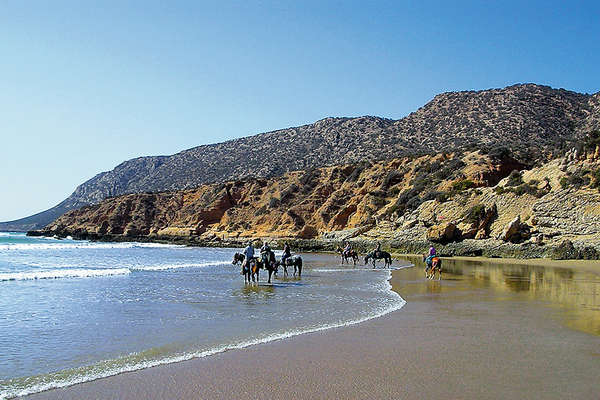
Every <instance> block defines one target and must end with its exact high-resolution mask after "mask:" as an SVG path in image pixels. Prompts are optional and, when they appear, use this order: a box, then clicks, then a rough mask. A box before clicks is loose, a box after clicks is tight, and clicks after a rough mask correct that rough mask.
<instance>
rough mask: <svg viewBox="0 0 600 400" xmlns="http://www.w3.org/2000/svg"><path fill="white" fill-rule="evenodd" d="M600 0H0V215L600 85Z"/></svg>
mask: <svg viewBox="0 0 600 400" xmlns="http://www.w3.org/2000/svg"><path fill="white" fill-rule="evenodd" d="M599 22H600V2H598V1H579V2H578V1H570V2H566V1H400V0H397V1H365V0H363V1H326V0H322V1H310V0H303V1H239V2H231V1H210V2H204V1H175V0H174V1H152V0H144V1H126V0H119V1H109V0H107V1H102V2H86V1H78V0H77V1H60V0H53V1H50V0H47V1H34V0H29V1H21V0H14V1H13V0H3V1H2V2H0V57H1V60H2V61H1V62H0V155H1V157H2V158H1V164H0V165H1V168H0V221H8V220H12V219H17V218H21V217H25V216H28V215H31V214H33V213H36V212H39V211H43V210H45V209H48V208H50V207H52V206H54V205H56V204H58V203H59V202H60V201H62V200H63V199H65V198H66V197H67V196H69V195H70V194H71V193H72V192H73V190H74V189H75V188H76V187H77V186H78V185H79V184H81V183H83V182H84V181H86V180H88V179H90V178H92V177H93V176H94V175H96V174H98V173H100V172H102V171H107V170H111V169H113V168H114V167H115V166H116V165H118V164H119V163H121V162H123V161H125V160H127V159H130V158H134V157H139V156H146V155H161V154H173V153H177V152H179V151H181V150H184V149H187V148H191V147H194V146H198V145H201V144H209V143H216V142H221V141H224V140H228V139H233V138H237V137H242V136H249V135H253V134H256V133H260V132H265V131H271V130H275V129H280V128H287V127H290V126H298V125H302V124H306V123H311V122H314V121H316V120H319V119H322V118H325V117H329V116H361V115H377V116H381V117H387V118H393V119H399V118H402V117H404V116H406V115H407V114H409V113H410V112H412V111H415V110H416V109H417V108H419V107H420V106H422V105H424V104H425V103H426V102H428V101H429V100H431V99H432V98H433V97H434V96H435V95H436V94H439V93H441V92H445V91H456V90H481V89H489V88H500V87H505V86H508V85H512V84H515V83H525V82H533V83H538V84H544V85H549V86H552V87H555V88H565V89H568V90H573V91H577V92H582V93H595V92H598V91H600V80H599V79H598V77H599V76H600V75H599V74H598V71H599V70H600V23H599Z"/></svg>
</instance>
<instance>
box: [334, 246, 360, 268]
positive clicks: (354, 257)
mask: <svg viewBox="0 0 600 400" xmlns="http://www.w3.org/2000/svg"><path fill="white" fill-rule="evenodd" d="M336 251H337V252H338V253H340V257H341V258H342V264H344V263H345V262H348V259H349V258H350V259H352V261H353V262H354V265H356V262H357V261H358V253H357V252H356V251H354V250H349V251H347V252H346V251H344V249H342V248H341V247H340V246H338V247H337V249H336Z"/></svg>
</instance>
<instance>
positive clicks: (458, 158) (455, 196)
mask: <svg viewBox="0 0 600 400" xmlns="http://www.w3.org/2000/svg"><path fill="white" fill-rule="evenodd" d="M583 143H584V146H583V148H582V149H581V150H572V151H570V152H568V153H567V154H566V156H565V157H563V158H558V159H553V160H551V161H548V162H546V163H543V164H539V165H538V166H536V167H532V168H529V167H526V166H525V165H524V164H522V163H520V162H518V161H517V160H516V159H514V158H512V157H510V156H506V155H505V156H504V157H503V158H500V159H499V158H494V157H491V156H490V155H488V154H482V153H481V152H479V151H476V152H466V153H460V152H454V153H442V154H438V155H435V156H419V157H405V158H400V159H394V160H390V161H379V162H362V163H358V164H346V165H339V166H332V167H323V168H314V169H308V170H305V171H295V172H290V173H286V174H284V175H282V176H279V177H273V178H260V179H245V180H237V181H228V182H225V183H218V184H207V185H202V186H200V187H199V188H196V189H190V190H184V191H169V192H161V193H143V194H129V195H123V196H120V197H116V198H111V199H107V200H104V201H103V202H101V203H100V204H97V205H92V206H86V207H83V208H81V209H79V210H72V211H69V212H67V213H66V214H65V215H63V216H62V217H60V218H59V219H57V220H56V221H55V222H53V223H51V224H50V225H49V226H48V227H47V228H46V229H44V230H43V231H41V232H36V233H37V234H43V235H58V236H66V235H72V236H74V237H79V238H91V239H101V240H102V239H104V240H165V241H170V242H181V243H188V244H204V245H206V244H211V243H212V244H218V245H239V244H240V243H241V242H242V241H246V240H248V239H249V238H271V239H283V238H293V239H303V240H304V241H305V242H304V243H301V242H298V243H297V244H296V245H297V246H306V243H310V246H313V248H321V249H325V248H326V249H332V248H333V247H334V246H336V245H338V244H340V243H341V241H342V240H352V241H355V243H356V245H357V246H359V247H360V246H361V245H365V244H366V245H367V246H368V245H371V244H370V243H372V242H373V241H375V240H378V241H382V242H383V243H384V244H385V246H386V247H388V248H389V249H391V250H394V251H403V252H419V251H424V250H425V249H426V248H428V247H429V245H430V244H432V243H434V244H435V245H436V246H438V247H439V248H440V250H441V251H442V252H444V253H445V254H455V255H487V256H514V257H534V256H537V257H554V258H598V257H599V256H600V193H599V191H598V187H600V147H599V145H600V133H595V134H594V135H592V136H591V137H588V138H587V139H586V140H585V141H584V142H583Z"/></svg>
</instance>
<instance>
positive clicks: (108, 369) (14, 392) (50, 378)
mask: <svg viewBox="0 0 600 400" xmlns="http://www.w3.org/2000/svg"><path fill="white" fill-rule="evenodd" d="M400 268H406V266H402V267H400ZM400 268H393V269H400ZM393 269H388V270H386V271H387V273H388V274H387V278H386V279H385V281H384V282H383V284H382V285H381V291H384V292H385V293H386V294H391V296H392V301H391V303H390V304H387V305H386V306H385V307H384V308H382V309H379V310H377V311H376V312H374V313H373V314H371V315H367V316H364V317H360V318H356V319H350V320H347V321H338V322H333V323H329V324H325V325H321V326H316V327H305V328H299V329H293V330H288V331H284V332H279V333H272V334H266V335H265V336H262V337H258V338H252V339H249V340H245V341H239V342H237V343H231V344H226V345H221V346H217V347H214V348H211V349H208V350H202V351H196V352H189V353H184V354H177V355H173V356H169V357H164V358H160V359H155V360H143V359H142V360H141V359H140V358H143V355H144V353H139V354H132V355H130V356H128V357H124V358H122V359H118V360H108V361H104V362H101V363H99V364H97V365H94V366H87V367H82V368H77V369H73V370H70V371H62V372H57V373H52V374H49V375H40V376H36V377H32V378H33V379H34V380H35V381H37V382H36V383H34V384H33V385H29V386H27V387H16V386H18V385H13V387H12V388H9V387H8V386H7V388H6V390H5V391H4V392H0V399H8V398H12V397H17V396H25V395H29V394H32V393H38V392H42V391H46V390H49V389H55V388H61V387H67V386H72V385H76V384H78V383H84V382H89V381H93V380H96V379H101V378H106V377H109V376H114V375H118V374H121V373H124V372H131V371H136V370H140V369H146V368H151V367H155V366H158V365H164V364H171V363H176V362H182V361H187V360H191V359H193V358H203V357H208V356H211V355H215V354H218V353H223V352H225V351H228V350H236V349H244V348H247V347H250V346H254V345H257V344H263V343H268V342H272V341H277V340H283V339H287V338H290V337H293V336H298V335H303V334H307V333H314V332H320V331H325V330H328V329H333V328H340V327H345V326H351V325H356V324H360V323H362V322H365V321H369V320H372V319H375V318H379V317H382V316H384V315H386V314H389V313H391V312H393V311H396V310H399V309H401V308H402V307H403V306H404V305H405V304H406V301H405V300H404V299H403V298H402V297H401V296H400V295H399V294H398V293H396V292H394V291H393V290H392V285H391V284H390V282H389V281H390V279H391V277H392V270H393ZM147 353H152V351H151V350H149V351H147ZM65 372H71V374H69V375H71V376H68V377H66V376H67V374H65ZM9 382H10V380H9ZM29 382H31V380H30V381H29Z"/></svg>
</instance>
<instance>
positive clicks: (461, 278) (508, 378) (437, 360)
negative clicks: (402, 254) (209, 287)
mask: <svg viewBox="0 0 600 400" xmlns="http://www.w3.org/2000/svg"><path fill="white" fill-rule="evenodd" d="M473 271H475V272H473ZM473 271H471V270H465V271H464V272H463V273H456V272H457V271H456V270H455V271H454V272H455V274H450V275H449V274H447V275H446V276H445V277H444V280H442V281H441V282H438V281H425V280H423V279H422V277H421V270H420V269H417V268H410V269H405V270H401V271H395V272H394V274H393V279H392V284H393V286H394V289H395V290H397V291H398V292H399V293H400V294H401V295H402V296H403V297H404V298H405V299H406V300H407V304H406V305H405V306H404V307H403V308H402V309H401V310H399V311H396V312H393V313H391V314H388V315H386V316H384V317H381V318H378V319H375V320H371V321H368V322H365V323H362V324H360V325H355V326H350V327H345V328H337V329H332V330H329V331H324V332H318V333H313V334H306V335H301V336H297V337H294V338H290V339H286V340H281V341H277V342H272V343H268V344H264V345H258V346H254V347H251V348H248V349H243V350H235V351H229V352H226V353H222V354H218V355H216V356H211V357H207V358H204V359H195V360H190V361H186V362H181V363H177V364H170V365H164V366H160V367H155V368H149V369H146V370H142V371H136V372H131V373H125V374H121V375H118V376H114V377H110V378H106V379H100V380H97V381H94V382H88V383H84V384H80V385H76V386H73V387H70V388H64V389H57V390H52V391H48V392H44V393H39V394H36V395H32V396H29V397H28V398H30V399H317V398H328V399H432V398H443V399H565V398H569V399H600V336H598V333H600V332H595V331H594V330H595V329H596V328H595V327H596V326H600V325H599V324H598V323H597V322H598V320H600V307H599V304H600V290H598V287H599V286H600V284H599V282H600V281H598V276H597V275H595V274H591V275H590V274H589V273H588V276H586V277H584V278H583V279H584V280H586V281H591V285H586V286H581V287H578V288H579V289H575V290H580V291H581V290H583V291H586V292H589V293H586V294H585V295H584V297H583V300H577V301H576V302H575V304H569V303H568V302H567V303H565V304H562V303H561V302H555V301H552V300H551V299H553V298H554V297H556V298H562V297H564V296H568V295H569V293H568V292H569V291H571V290H574V289H573V286H572V285H570V284H564V285H562V286H561V285H556V286H552V285H551V287H549V288H546V289H544V288H543V287H545V286H544V285H542V286H543V287H542V286H540V285H537V286H535V287H536V289H535V291H533V292H534V293H533V294H532V289H527V290H522V288H521V286H519V285H517V286H513V285H512V284H508V285H506V284H505V283H506V282H504V281H502V279H500V278H497V277H496V274H492V277H491V278H490V276H487V277H486V276H483V277H481V276H480V275H481V274H480V273H479V272H476V271H477V270H473ZM531 273H536V274H539V270H535V271H533V272H531ZM546 274H548V272H547V271H546ZM500 275H502V273H501V272H500ZM508 276H509V278H507V279H508V280H509V281H510V279H512V278H510V276H511V275H510V274H509V275H508ZM513 278H514V276H513ZM498 279H500V281H501V282H496V281H497V280H498ZM516 279H517V280H518V279H523V277H522V276H518V277H517V278H516ZM569 279H571V280H573V279H575V280H577V279H579V280H581V279H580V278H578V277H577V276H575V278H574V277H573V276H571V277H570V278H569ZM505 287H506V288H507V289H506V290H505ZM523 287H525V286H523ZM527 287H528V288H529V287H530V286H527ZM540 287H542V288H541V289H540ZM561 288H562V289H561ZM544 290H545V291H544ZM557 290H558V291H559V292H560V291H561V290H564V291H566V293H564V294H563V293H558V294H559V296H554V295H553V294H552V292H556V291H557ZM548 293H549V294H548ZM563 295H564V296H563ZM549 299H550V300H549ZM582 301H583V302H586V305H584V308H589V310H588V311H589V312H587V313H585V314H580V313H577V308H578V305H577V303H581V302H582ZM590 305H591V308H590V307H588V306H590ZM582 315H583V317H582ZM577 318H586V319H587V318H592V319H595V318H597V320H595V321H593V323H592V324H591V327H592V328H590V329H588V330H587V331H588V332H585V331H582V330H580V329H573V328H570V326H571V327H572V326H575V327H577V326H580V325H578V324H571V323H570V322H572V320H573V319H577ZM583 325H585V324H583ZM585 326H587V325H585ZM590 330H591V331H592V332H591V333H590Z"/></svg>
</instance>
